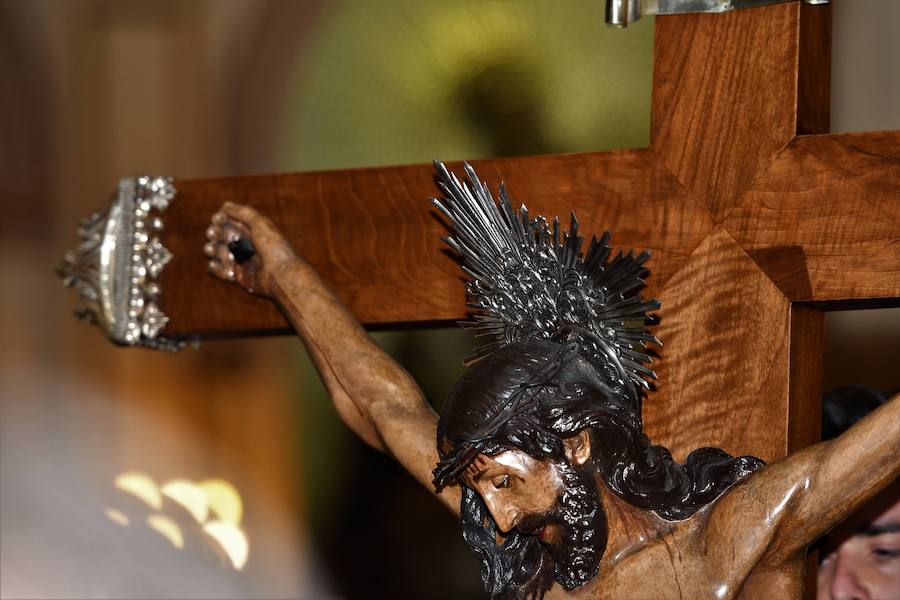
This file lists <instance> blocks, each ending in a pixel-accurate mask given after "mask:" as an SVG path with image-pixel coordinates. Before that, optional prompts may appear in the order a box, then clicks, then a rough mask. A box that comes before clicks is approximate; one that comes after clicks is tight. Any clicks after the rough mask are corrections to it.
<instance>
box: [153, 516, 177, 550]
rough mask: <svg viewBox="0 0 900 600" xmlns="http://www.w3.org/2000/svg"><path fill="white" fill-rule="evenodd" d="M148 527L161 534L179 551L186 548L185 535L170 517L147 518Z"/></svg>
mask: <svg viewBox="0 0 900 600" xmlns="http://www.w3.org/2000/svg"><path fill="white" fill-rule="evenodd" d="M147 525H149V526H150V528H151V529H155V530H156V531H158V532H159V533H161V534H162V535H163V537H165V538H166V539H167V540H169V541H170V542H172V545H173V546H175V547H176V548H178V549H179V550H180V549H182V548H184V535H183V534H182V533H181V528H180V527H178V525H177V524H176V523H175V521H173V520H172V519H170V518H169V517H164V516H163V515H150V516H149V517H147Z"/></svg>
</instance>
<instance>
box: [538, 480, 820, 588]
mask: <svg viewBox="0 0 900 600" xmlns="http://www.w3.org/2000/svg"><path fill="white" fill-rule="evenodd" d="M746 491H749V490H748V487H747V482H746V481H745V482H741V483H739V484H738V485H736V486H735V487H732V488H731V489H730V490H729V491H728V492H726V496H732V493H733V492H737V494H734V495H733V496H732V497H731V498H729V501H727V502H723V503H722V504H721V505H720V506H719V507H716V504H718V501H717V502H715V503H713V504H711V505H710V506H708V507H706V508H704V509H702V510H701V511H699V512H697V513H696V514H694V515H693V516H692V517H690V518H689V519H687V520H685V521H681V522H678V523H677V524H674V526H673V527H671V528H670V530H669V531H668V532H666V533H664V534H663V535H662V536H661V537H658V538H656V539H652V540H649V541H647V542H644V543H643V544H641V545H640V546H639V547H638V548H636V549H635V550H634V551H633V552H632V553H631V554H629V555H627V556H625V557H624V558H621V559H619V560H618V561H614V560H613V559H611V558H609V557H604V560H603V561H602V562H601V564H600V572H599V573H598V574H597V576H596V577H595V578H594V579H593V580H591V581H590V582H589V583H587V584H585V585H584V586H583V587H581V588H578V589H576V590H573V591H572V592H566V591H565V590H564V589H563V588H562V587H560V586H558V585H554V586H553V587H552V588H551V589H550V591H549V592H548V593H547V595H546V598H547V600H555V599H559V600H575V599H590V600H607V599H608V600H670V599H671V600H706V599H709V600H788V599H791V600H793V599H797V598H800V597H801V596H802V594H803V587H802V580H803V578H802V573H803V566H804V558H803V557H797V558H795V559H792V560H790V561H780V562H779V564H767V562H766V559H765V556H767V554H766V550H767V549H769V548H770V547H771V545H772V542H773V540H774V539H775V535H776V532H777V530H778V527H777V524H778V519H777V518H774V515H773V518H771V519H769V520H767V522H766V523H759V520H758V517H757V518H753V517H751V514H752V513H753V512H754V511H755V510H756V509H755V508H754V506H753V505H754V504H755V502H754V501H753V499H752V498H753V496H754V494H752V493H751V494H745V493H742V492H746ZM735 496H740V497H741V498H740V499H739V500H740V501H738V502H733V500H738V498H735ZM748 496H749V497H748ZM724 499H725V496H723V497H722V498H720V499H719V500H720V501H721V500H724ZM716 509H718V514H717V513H716V512H714V511H715V510H716ZM723 512H725V513H727V515H726V516H727V521H728V522H729V524H730V525H731V527H730V528H729V529H730V531H729V532H726V533H724V534H721V533H720V531H721V532H724V528H722V525H721V522H722V517H723V514H722V513H723ZM752 523H756V526H752V525H749V524H752ZM736 525H740V526H743V527H744V529H743V530H741V531H740V532H738V533H737V535H735V526H736ZM717 527H718V528H719V529H720V531H717V529H716V528H717ZM710 532H713V535H710ZM710 539H713V540H716V542H715V543H710V542H709V540H710Z"/></svg>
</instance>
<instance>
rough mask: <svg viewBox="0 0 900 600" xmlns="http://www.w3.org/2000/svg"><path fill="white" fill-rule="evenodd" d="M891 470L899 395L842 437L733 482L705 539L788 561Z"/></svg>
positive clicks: (899, 456) (897, 469)
mask: <svg viewBox="0 0 900 600" xmlns="http://www.w3.org/2000/svg"><path fill="white" fill-rule="evenodd" d="M898 476H900V394H898V395H896V396H894V397H893V398H891V399H890V400H888V401H887V402H886V403H885V404H884V405H882V406H881V407H879V408H878V410H875V411H873V412H872V413H870V414H869V415H867V416H866V417H865V418H864V419H862V420H861V421H859V422H858V423H856V424H855V425H854V426H853V427H851V428H850V429H848V430H847V431H846V432H844V434H843V435H841V436H839V437H837V438H835V439H833V440H831V441H828V442H823V443H821V444H817V445H815V446H811V447H809V448H804V449H802V450H800V451H798V452H795V453H793V454H791V455H790V456H787V457H786V458H784V459H782V460H780V461H778V462H774V463H772V464H770V465H767V466H766V467H764V468H763V469H762V470H761V471H759V472H758V473H756V474H754V475H753V476H751V477H749V478H748V479H747V480H746V481H744V482H742V483H739V484H738V485H737V486H736V487H735V488H732V490H731V491H730V492H727V493H726V495H725V496H724V497H723V498H721V499H720V500H719V501H718V502H717V503H716V505H715V506H714V507H713V509H712V511H711V513H710V520H709V522H708V525H707V528H706V542H707V543H709V544H712V545H718V547H720V548H731V547H743V548H745V549H746V550H747V551H748V552H750V553H753V554H755V555H756V556H755V558H754V562H755V563H763V564H780V563H783V562H785V561H788V560H792V559H795V558H797V557H800V556H802V555H803V553H804V552H805V551H806V548H807V547H808V546H809V544H811V543H812V542H814V541H815V540H816V539H818V538H819V537H821V536H822V535H823V534H824V533H826V532H827V531H828V530H829V529H831V528H832V527H833V526H835V525H836V524H837V523H839V522H840V521H842V520H843V519H844V518H846V517H848V516H849V515H851V514H852V513H853V512H854V511H855V510H856V509H857V508H859V506H860V505H861V504H863V503H864V502H865V501H866V500H868V499H869V498H871V497H872V496H874V495H875V494H876V493H877V492H878V491H879V490H881V489H883V488H884V487H885V486H886V485H888V484H890V483H891V482H892V481H894V480H895V479H896V478H897V477H898ZM725 538H730V539H725ZM732 544H733V546H732Z"/></svg>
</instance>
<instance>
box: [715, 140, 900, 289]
mask: <svg viewBox="0 0 900 600" xmlns="http://www.w3.org/2000/svg"><path fill="white" fill-rule="evenodd" d="M898 182H900V132H897V131H889V132H873V133H853V134H842V135H822V136H808V137H799V138H797V139H795V140H794V141H793V142H792V143H791V144H790V146H788V147H787V148H786V149H785V150H784V151H783V152H782V153H781V154H780V155H779V156H778V158H777V159H776V160H775V162H774V163H772V165H771V166H770V167H769V168H768V170H767V171H766V173H765V174H764V175H763V176H761V177H760V178H759V179H758V180H757V181H756V182H754V184H753V185H752V187H751V188H750V190H749V191H748V192H747V193H746V195H745V196H744V197H743V198H742V200H741V203H740V205H739V206H738V207H737V208H736V209H735V210H734V211H732V213H731V214H730V215H729V216H728V218H727V219H726V221H725V226H726V227H727V228H728V230H729V231H730V232H731V233H732V235H734V237H735V239H736V240H737V241H738V243H739V244H741V246H742V247H743V248H744V249H745V250H746V251H747V252H748V253H749V254H750V256H752V257H753V258H754V260H756V261H757V263H758V264H759V265H760V267H761V268H762V269H763V270H764V271H766V273H768V274H769V276H770V277H771V278H772V280H773V281H775V282H776V283H777V284H778V285H779V287H780V288H781V289H782V291H783V292H784V293H785V294H786V295H787V296H788V297H789V298H790V299H791V300H792V301H795V302H796V301H810V300H814V301H838V300H861V299H884V300H890V301H896V300H897V299H898V298H900V241H898V240H900V183H898Z"/></svg>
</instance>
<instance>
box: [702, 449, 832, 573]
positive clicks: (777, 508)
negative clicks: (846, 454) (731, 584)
mask: <svg viewBox="0 0 900 600" xmlns="http://www.w3.org/2000/svg"><path fill="white" fill-rule="evenodd" d="M819 453H820V448H819V447H818V446H813V447H811V448H807V449H804V450H801V451H798V452H796V453H794V454H791V455H790V456H788V457H787V458H785V459H782V460H779V461H777V462H774V463H771V464H768V465H766V466H765V467H763V468H761V469H760V470H758V471H756V472H755V473H753V474H751V475H748V476H747V477H745V478H744V479H742V480H741V481H739V482H737V483H735V484H734V485H733V486H731V487H729V488H728V489H727V490H725V492H723V493H722V495H721V496H719V498H717V499H716V500H715V501H714V502H713V503H712V504H711V505H710V506H709V507H707V508H706V509H704V510H703V512H704V513H705V515H704V516H705V519H704V518H702V517H701V525H700V528H701V529H700V532H699V534H700V537H701V539H702V542H703V544H704V545H705V546H707V547H709V549H710V550H716V549H721V548H728V549H729V550H730V551H729V552H728V553H727V554H728V555H729V556H733V560H734V561H735V562H737V563H740V562H743V561H745V560H746V561H749V562H751V563H752V565H755V564H756V563H758V562H760V561H775V562H777V561H778V560H779V556H780V555H779V552H778V546H779V541H780V540H779V539H778V536H776V534H780V535H785V534H786V533H787V532H786V531H785V525H786V523H787V522H788V521H789V520H790V517H791V515H792V514H793V512H794V510H793V509H794V508H795V505H796V504H797V503H798V502H800V501H801V500H802V498H803V496H804V495H805V494H806V492H807V490H808V489H809V474H810V472H811V471H812V470H814V467H815V464H816V463H817V461H818V457H819ZM783 558H787V557H783ZM735 566H737V565H735Z"/></svg>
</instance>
